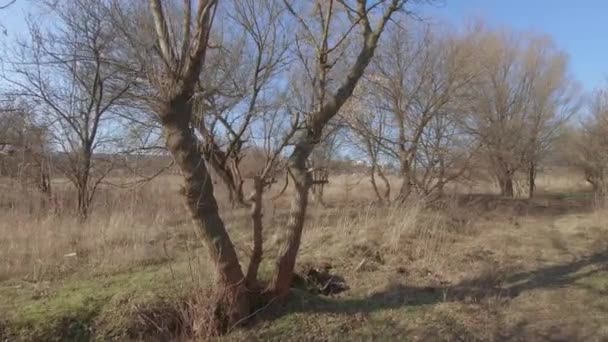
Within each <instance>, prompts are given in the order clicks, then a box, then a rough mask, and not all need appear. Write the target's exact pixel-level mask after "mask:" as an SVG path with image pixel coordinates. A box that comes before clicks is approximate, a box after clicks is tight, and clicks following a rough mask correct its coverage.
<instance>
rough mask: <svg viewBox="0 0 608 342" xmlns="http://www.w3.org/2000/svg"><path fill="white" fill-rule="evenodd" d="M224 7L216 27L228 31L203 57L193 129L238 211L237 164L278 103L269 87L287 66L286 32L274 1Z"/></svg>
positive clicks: (239, 183) (279, 6)
mask: <svg viewBox="0 0 608 342" xmlns="http://www.w3.org/2000/svg"><path fill="white" fill-rule="evenodd" d="M227 4H228V5H229V6H228V8H227V9H226V12H227V13H228V14H227V15H226V17H225V18H223V19H224V20H223V21H221V22H219V23H218V24H220V25H223V26H228V27H230V29H227V31H226V32H223V37H218V39H216V40H219V41H214V44H219V48H217V49H215V50H214V51H211V52H210V54H209V60H208V62H207V66H206V69H205V72H204V73H203V74H204V75H207V77H206V78H204V79H203V80H202V82H201V86H200V91H199V92H198V93H197V95H196V99H197V101H199V106H197V107H198V110H197V111H196V113H195V114H196V117H195V121H194V123H195V127H196V128H197V130H198V132H199V133H200V134H201V136H202V138H203V142H204V143H203V151H204V153H205V157H206V160H207V161H208V163H209V165H210V166H211V167H212V168H213V170H214V171H215V172H216V174H218V175H219V176H220V179H221V180H222V181H223V182H224V184H225V185H226V186H227V188H228V190H229V195H230V199H231V201H232V202H233V203H238V204H241V205H244V204H245V199H244V195H243V183H244V179H243V175H242V172H241V169H240V162H241V160H242V159H243V157H244V154H245V153H246V150H247V147H248V146H251V142H250V141H248V140H249V139H250V137H251V134H252V133H251V131H252V129H253V128H254V127H255V126H256V122H257V121H259V120H260V117H262V116H263V115H264V114H265V113H266V111H267V109H268V108H269V107H272V106H273V105H274V102H276V101H277V98H278V97H279V96H277V95H278V94H277V88H276V86H273V85H272V83H273V82H277V78H278V77H279V76H280V75H281V71H282V68H283V67H284V65H285V63H286V61H287V48H288V46H289V42H288V38H287V37H288V35H287V32H286V31H288V30H289V27H288V24H287V23H285V20H284V13H285V10H284V6H282V3H281V1H280V0H262V1H254V0H244V1H230V2H227ZM235 36H236V38H235ZM278 93H280V91H279V92H278Z"/></svg>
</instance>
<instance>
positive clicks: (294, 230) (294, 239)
mask: <svg viewBox="0 0 608 342" xmlns="http://www.w3.org/2000/svg"><path fill="white" fill-rule="evenodd" d="M313 148H314V143H309V142H308V141H303V142H300V143H299V144H297V145H296V147H295V150H294V152H293V153H292V155H291V156H290V158H289V166H288V172H289V176H290V178H291V179H292V180H293V184H294V193H293V197H292V200H291V208H290V213H289V220H288V222H287V226H286V227H285V230H284V231H283V232H282V236H281V238H280V240H279V241H280V246H279V252H278V257H277V262H276V270H275V273H274V277H273V279H272V282H271V284H270V291H271V292H273V294H274V295H276V296H278V297H285V296H287V295H288V294H289V290H290V287H291V281H292V277H293V270H294V267H295V264H296V257H297V255H298V250H299V248H300V242H301V240H302V229H303V228H304V219H305V217H306V209H307V207H308V190H309V189H310V186H311V185H312V175H311V174H310V172H308V170H307V169H306V160H307V159H308V157H309V156H310V154H311V153H312V150H313Z"/></svg>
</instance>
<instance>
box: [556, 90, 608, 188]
mask: <svg viewBox="0 0 608 342" xmlns="http://www.w3.org/2000/svg"><path fill="white" fill-rule="evenodd" d="M589 112H590V115H589V117H587V118H586V119H585V120H584V121H583V122H582V125H581V126H580V127H578V128H576V129H574V130H572V131H570V134H568V135H567V139H565V141H563V142H562V145H563V146H564V147H563V148H564V150H565V156H566V157H567V158H568V160H569V161H570V162H571V163H572V165H574V166H575V167H577V168H578V169H579V170H581V171H582V172H583V174H584V177H585V180H586V181H587V182H588V183H589V184H591V186H592V187H593V190H594V192H595V194H596V196H597V197H598V199H600V200H602V199H604V197H605V196H606V191H607V190H608V184H607V183H606V181H607V180H608V157H607V155H606V153H605V152H606V149H608V93H607V92H606V90H604V89H598V90H596V91H595V92H594V93H593V95H592V96H591V100H590V101H589Z"/></svg>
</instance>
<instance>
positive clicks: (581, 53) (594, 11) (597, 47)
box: [0, 0, 608, 91]
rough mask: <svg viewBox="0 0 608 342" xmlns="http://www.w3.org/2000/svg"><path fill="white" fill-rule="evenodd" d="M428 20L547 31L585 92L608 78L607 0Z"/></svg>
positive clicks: (446, 1) (487, 0)
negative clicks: (478, 20)
mask: <svg viewBox="0 0 608 342" xmlns="http://www.w3.org/2000/svg"><path fill="white" fill-rule="evenodd" d="M0 1H7V0H0ZM299 1H304V0H299ZM2 3H3V2H0V4H2ZM30 4H31V0H17V3H16V4H15V5H13V6H12V7H10V8H9V9H6V10H4V11H2V12H1V13H0V23H2V24H3V25H4V26H5V27H6V29H7V30H8V35H9V36H8V37H3V38H2V39H7V38H10V36H12V35H13V34H19V33H20V32H22V31H23V30H24V29H25V23H24V22H25V15H26V13H27V12H28V10H29V7H31V5H30ZM424 16H425V17H427V16H433V17H436V18H438V19H439V20H441V21H447V22H450V23H452V24H453V25H455V26H458V25H460V24H464V23H466V22H467V21H471V20H472V19H476V18H481V19H483V20H484V21H485V22H486V23H488V24H490V25H497V26H509V27H513V28H515V29H517V30H524V31H530V30H531V31H536V32H541V33H548V34H550V35H551V36H552V37H553V39H554V40H555V42H556V44H557V45H558V46H559V47H560V48H562V49H563V50H565V51H567V52H568V54H569V55H570V63H571V70H572V74H573V76H574V77H575V78H576V79H577V80H578V81H580V82H581V84H582V85H583V86H584V88H585V89H586V90H587V91H589V90H592V89H593V88H594V87H597V86H601V85H603V83H604V82H605V80H606V77H607V76H608V1H607V0H578V1H572V0H439V1H438V2H436V4H435V5H432V6H425V7H424Z"/></svg>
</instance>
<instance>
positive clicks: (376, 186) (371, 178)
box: [369, 163, 384, 203]
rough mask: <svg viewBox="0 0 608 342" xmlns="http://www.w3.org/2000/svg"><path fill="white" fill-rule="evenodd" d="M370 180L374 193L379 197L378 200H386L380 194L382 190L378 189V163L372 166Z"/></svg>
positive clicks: (380, 201)
mask: <svg viewBox="0 0 608 342" xmlns="http://www.w3.org/2000/svg"><path fill="white" fill-rule="evenodd" d="M369 181H370V183H372V188H373V189H374V193H375V194H376V197H377V198H378V202H379V203H382V202H384V199H383V198H382V195H380V191H379V190H378V185H377V184H376V164H374V163H372V167H371V168H370V172H369Z"/></svg>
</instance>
